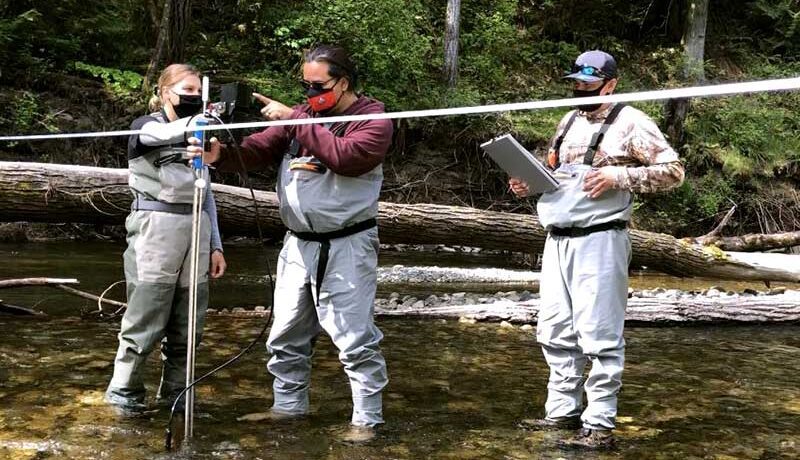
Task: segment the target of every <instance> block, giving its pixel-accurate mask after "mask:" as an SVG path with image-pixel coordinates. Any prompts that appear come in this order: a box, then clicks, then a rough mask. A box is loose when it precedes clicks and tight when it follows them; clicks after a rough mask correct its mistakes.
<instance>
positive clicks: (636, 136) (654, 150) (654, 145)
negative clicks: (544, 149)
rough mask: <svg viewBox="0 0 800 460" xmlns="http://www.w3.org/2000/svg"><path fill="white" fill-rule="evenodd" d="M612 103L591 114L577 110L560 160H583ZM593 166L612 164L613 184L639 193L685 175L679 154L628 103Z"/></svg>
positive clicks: (668, 185)
mask: <svg viewBox="0 0 800 460" xmlns="http://www.w3.org/2000/svg"><path fill="white" fill-rule="evenodd" d="M612 107H613V106H609V107H608V108H607V109H605V110H603V111H602V112H600V113H597V114H594V115H592V116H591V118H590V117H589V116H588V114H587V113H585V112H581V111H579V112H578V115H577V116H576V117H575V121H574V122H573V123H572V126H571V127H570V129H569V131H568V132H567V134H566V136H565V137H564V140H563V142H562V144H561V149H560V155H559V159H560V161H561V163H563V164H572V163H582V162H583V157H584V154H585V153H586V150H587V148H588V147H589V143H590V142H591V140H592V135H594V133H596V132H597V131H599V130H600V127H601V126H602V125H603V121H605V119H606V117H607V116H608V114H609V112H611V108H612ZM571 115H572V112H569V113H567V114H566V115H565V116H564V118H562V119H561V122H560V123H559V125H558V129H557V130H556V134H555V136H553V139H551V140H550V148H552V146H553V144H554V142H555V139H556V138H557V137H558V136H559V135H560V134H561V133H562V131H563V130H564V127H565V126H566V124H567V121H568V120H569V118H570V116H571ZM592 166H593V167H595V168H601V167H611V168H613V171H614V176H615V178H616V179H615V185H614V187H615V188H618V189H627V190H630V191H632V192H639V193H652V192H658V191H664V190H669V189H672V188H675V187H677V186H679V185H680V184H681V183H682V182H683V177H684V169H683V165H682V164H681V162H680V160H679V159H678V154H677V153H675V151H674V150H673V149H672V147H670V145H669V143H667V140H666V139H665V138H664V135H663V134H662V133H661V131H660V130H659V129H658V126H656V124H655V123H654V122H653V120H651V119H650V117H648V116H647V115H646V114H645V113H644V112H642V111H640V110H637V109H635V108H633V107H630V106H627V107H625V108H623V109H622V111H620V113H619V115H618V116H617V119H616V120H614V123H613V124H612V125H611V126H610V127H609V129H608V131H607V132H606V134H605V137H604V138H603V141H602V143H601V144H600V146H599V148H598V149H597V152H596V154H595V157H594V161H593V163H592Z"/></svg>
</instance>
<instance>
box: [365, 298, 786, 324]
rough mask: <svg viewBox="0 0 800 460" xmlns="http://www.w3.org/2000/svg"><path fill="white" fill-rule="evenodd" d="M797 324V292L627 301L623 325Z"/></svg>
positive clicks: (442, 310)
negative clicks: (695, 323) (704, 323)
mask: <svg viewBox="0 0 800 460" xmlns="http://www.w3.org/2000/svg"><path fill="white" fill-rule="evenodd" d="M539 306H540V305H539V300H529V301H525V302H511V301H501V302H495V303H491V304H479V305H444V306H436V307H425V308H399V309H387V308H383V307H381V306H380V305H377V306H376V307H375V314H376V315H378V316H403V317H410V316H416V317H432V318H460V317H466V318H471V319H475V320H478V321H510V322H514V323H535V322H536V319H537V314H538V312H539ZM799 320H800V292H798V291H789V292H787V293H786V294H782V295H758V296H724V297H716V298H708V297H696V298H693V299H664V298H645V299H643V298H631V299H628V308H627V309H626V310H625V321H626V323H631V322H634V323H666V324H668V323H687V322H706V323H719V322H740V323H765V322H795V321H799Z"/></svg>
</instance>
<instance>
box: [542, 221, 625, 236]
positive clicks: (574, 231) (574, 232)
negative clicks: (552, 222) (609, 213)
mask: <svg viewBox="0 0 800 460" xmlns="http://www.w3.org/2000/svg"><path fill="white" fill-rule="evenodd" d="M626 228H628V222H626V221H624V220H612V221H611V222H604V223H602V224H597V225H590V226H588V227H563V228H562V227H552V228H551V229H550V234H551V235H555V236H569V237H573V238H575V237H580V236H586V235H589V234H591V233H596V232H602V231H605V230H625V229H626Z"/></svg>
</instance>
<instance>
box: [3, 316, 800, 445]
mask: <svg viewBox="0 0 800 460" xmlns="http://www.w3.org/2000/svg"><path fill="white" fill-rule="evenodd" d="M380 326H381V327H382V329H383V330H384V332H385V334H386V339H385V340H384V342H383V347H384V352H385V354H386V358H387V362H388V365H389V375H390V384H389V386H388V388H387V390H386V393H385V406H386V407H385V418H386V420H387V424H386V425H385V426H384V427H383V428H382V430H381V432H380V436H379V438H378V439H377V440H375V441H373V442H372V443H370V444H368V445H364V446H350V445H347V444H343V443H341V442H339V441H338V440H337V439H338V436H337V434H338V433H339V432H340V431H341V430H343V429H344V428H345V427H346V425H347V421H348V420H349V411H350V394H349V388H348V385H347V379H346V378H345V376H344V373H343V371H342V369H341V366H340V364H339V362H338V359H337V354H336V350H335V349H334V348H333V346H332V345H331V343H330V341H329V340H327V338H323V339H322V340H320V342H319V344H318V347H317V353H316V355H315V358H314V374H313V381H312V390H311V392H312V393H311V396H312V411H313V412H312V415H311V416H310V417H308V418H306V419H303V420H298V421H292V422H281V423H274V422H269V421H255V422H248V421H237V418H239V417H242V416H244V415H247V414H252V413H257V412H263V411H265V410H267V409H268V408H269V406H270V403H271V392H270V391H269V387H270V383H271V379H270V378H268V376H267V375H266V372H265V363H266V356H265V352H264V349H263V347H257V348H256V349H255V350H254V351H253V352H252V353H251V354H249V355H247V356H246V357H245V358H244V360H243V361H242V362H240V363H238V364H237V365H235V366H234V367H232V368H230V369H226V370H224V371H223V372H222V373H221V374H220V375H219V376H218V377H216V378H214V379H212V380H211V381H209V383H208V384H207V385H204V386H202V387H200V388H199V389H198V391H197V400H198V406H197V409H196V413H197V419H196V421H195V436H196V437H195V442H194V444H193V445H192V448H193V449H194V453H193V455H192V458H209V459H211V458H229V459H245V458H264V459H266V458H278V459H298V458H303V459H315V458H319V459H323V458H324V459H354V458H370V459H373V458H374V459H384V458H396V459H418V458H443V459H469V458H476V459H477V458H481V459H485V458H498V459H507V458H511V459H536V458H545V459H547V458H550V459H557V458H566V459H578V458H597V459H606V458H630V459H640V458H664V459H667V458H668V459H693V458H696V459H706V458H715V459H723V458H745V459H759V458H762V459H767V458H787V459H788V458H795V456H796V455H800V434H799V433H798V427H800V388H798V385H797V375H800V361H798V360H797V357H798V356H800V327H798V326H787V325H783V326H768V327H767V326H763V327H754V326H748V327H703V328H658V329H657V328H632V329H629V330H628V331H627V340H628V356H627V368H626V371H625V377H624V383H625V385H624V388H623V392H622V394H621V403H620V419H619V429H618V436H619V445H620V446H619V449H618V450H617V451H614V452H610V453H604V454H592V455H589V456H587V455H586V454H583V453H571V452H564V451H561V450H559V449H557V448H556V447H555V441H556V439H557V438H558V436H559V434H557V433H533V432H526V431H522V430H520V429H518V428H517V427H516V423H517V422H518V421H519V420H520V419H522V418H529V417H535V416H539V415H540V414H541V406H542V404H543V398H544V392H545V385H546V378H547V369H546V366H545V364H544V361H543V359H542V356H541V353H540V352H539V350H538V348H537V347H536V344H535V341H534V338H533V335H531V333H523V332H521V331H519V329H513V330H509V329H505V328H501V327H500V326H498V325H494V324H476V325H463V324H458V323H455V322H446V323H445V322H442V321H426V322H418V321H409V320H403V321H398V320H392V321H382V322H381V323H380ZM260 327H261V323H260V322H259V321H258V320H247V319H231V318H223V317H212V318H211V319H210V321H209V326H208V328H207V332H208V333H207V335H206V339H205V341H204V343H203V346H202V348H201V350H200V351H199V355H198V372H202V371H203V370H205V369H209V368H210V367H211V366H212V365H213V364H214V363H216V362H219V361H221V360H222V359H224V358H225V357H227V356H229V355H231V354H233V353H235V351H237V350H238V348H239V347H240V346H243V345H244V344H245V343H247V342H248V340H251V339H252V338H254V337H255V336H256V334H257V332H258V331H259V329H260ZM116 331H117V324H105V323H99V322H87V321H85V320H79V319H77V318H60V319H50V320H35V319H19V318H8V317H4V318H2V319H0V407H2V408H1V409H0V457H2V458H15V459H16V458H19V459H33V458H75V459H131V458H161V457H163V458H183V457H182V456H181V455H178V454H166V453H165V452H164V450H163V442H164V428H165V423H166V417H167V414H166V411H164V410H161V411H159V412H157V413H155V414H153V415H152V416H150V418H146V419H143V420H135V421H131V420H125V421H120V420H117V419H115V418H114V416H113V415H112V414H111V413H110V411H109V410H108V409H107V408H106V407H105V406H104V405H103V403H102V391H103V389H104V387H105V385H106V384H107V382H108V379H109V377H110V374H111V362H112V359H113V356H114V351H115V348H116V337H115V334H116ZM157 359H158V358H157V354H155V353H154V355H153V357H152V359H151V365H150V366H149V368H148V372H147V375H146V382H147V385H148V390H149V392H150V397H152V394H153V392H154V390H155V385H156V383H157V378H158V361H157Z"/></svg>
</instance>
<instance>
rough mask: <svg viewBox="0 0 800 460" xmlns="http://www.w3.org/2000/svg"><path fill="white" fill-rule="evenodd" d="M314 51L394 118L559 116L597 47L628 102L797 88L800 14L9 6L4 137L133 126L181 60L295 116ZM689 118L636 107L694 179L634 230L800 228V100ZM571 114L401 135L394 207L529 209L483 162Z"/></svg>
mask: <svg viewBox="0 0 800 460" xmlns="http://www.w3.org/2000/svg"><path fill="white" fill-rule="evenodd" d="M698 31H700V32H701V33H698ZM317 43H339V44H342V45H345V46H347V47H348V48H349V49H350V50H351V51H352V52H353V54H354V56H355V58H356V60H357V62H358V65H359V71H360V74H361V80H362V88H363V90H364V92H365V93H366V94H368V95H370V96H372V97H375V98H377V99H380V100H381V101H383V102H384V103H386V106H387V111H400V110H411V109H426V108H442V107H455V106H465V105H479V104H490V103H506V102H520V101H531V100H540V99H556V98H562V97H569V96H570V95H571V86H570V85H569V84H567V83H565V82H564V81H562V80H561V79H560V77H561V76H562V75H563V74H564V72H565V71H566V70H568V69H569V68H570V66H571V64H572V61H573V60H574V58H575V57H576V56H577V55H578V54H579V53H580V52H581V51H582V50H586V49H594V48H600V49H604V50H606V51H608V52H610V53H612V54H613V55H614V56H615V57H616V58H617V60H618V62H619V64H620V74H621V80H620V84H619V85H618V90H617V92H633V91H639V90H652V89H663V88H673V87H680V86H691V85H694V84H714V83H722V82H734V81H747V80H758V79H768V78H781V77H792V76H798V75H800V1H798V0H755V1H743V0H738V1H736V0H718V1H715V2H709V1H708V0H700V1H690V0H633V1H622V0H596V1H593V2H583V1H579V0H562V1H556V0H543V1H533V0H529V1H511V0H495V1H487V0H447V1H445V0H442V1H431V0H326V1H318V0H313V1H295V0H280V1H273V2H266V1H254V0H207V1H202V0H141V1H134V0H105V1H96V0H82V1H79V0H61V1H52V0H51V1H46V0H13V1H12V0H0V106H2V109H0V132H1V133H3V134H26V133H46V132H74V131H99V130H116V129H127V128H128V125H129V124H130V122H131V121H132V120H133V119H134V118H136V117H138V116H140V115H142V114H145V113H146V112H147V111H146V101H147V99H148V97H149V95H150V94H152V90H153V87H152V86H153V82H154V76H157V74H158V71H160V69H161V68H163V67H164V65H165V64H166V63H169V62H191V63H193V64H194V65H196V66H197V67H198V68H199V69H201V71H203V72H204V73H205V74H206V75H209V76H210V77H211V80H212V82H213V83H227V82H232V81H237V82H241V83H243V84H246V85H248V86H249V87H250V88H252V89H254V90H257V91H258V92H260V93H262V94H266V95H269V96H270V97H273V98H275V99H277V100H279V101H282V102H284V103H287V104H289V105H292V104H296V103H300V102H302V100H303V94H302V91H301V87H300V85H298V80H299V72H300V65H301V62H302V61H301V56H302V50H304V49H307V48H308V47H311V46H313V45H314V44H317ZM455 44H457V45H458V46H457V48H455ZM698 46H699V54H698ZM446 50H447V52H446ZM454 50H455V51H457V52H454ZM678 102H681V101H678ZM675 104H676V102H675V101H673V102H672V103H665V102H663V101H658V102H647V103H636V104H635V106H636V107H637V108H639V109H641V110H644V111H645V112H647V113H648V114H649V115H650V116H651V117H652V118H653V119H654V120H655V121H656V122H657V123H658V124H659V126H661V127H662V129H663V130H664V131H665V132H667V133H668V134H669V137H670V141H671V143H672V144H673V146H674V147H675V148H676V150H677V151H678V152H679V154H680V156H681V158H682V160H683V161H684V163H685V165H686V170H687V180H686V181H685V183H684V184H683V185H682V186H681V187H680V188H679V189H677V190H675V191H673V192H670V193H668V194H662V195H659V196H653V197H648V196H637V198H636V200H637V201H636V212H635V214H634V221H635V222H634V224H635V225H636V227H638V228H641V229H646V230H651V231H657V232H664V233H669V234H672V235H675V236H679V237H680V236H687V235H702V234H704V233H706V232H708V231H709V230H710V229H712V228H713V227H714V226H715V225H716V223H717V222H718V221H719V220H720V219H721V218H722V216H723V215H724V214H725V213H726V212H727V211H728V210H729V209H730V208H731V207H732V206H733V205H734V204H735V205H736V206H737V208H736V213H735V214H734V216H733V218H732V219H731V220H730V221H729V222H728V224H727V226H726V227H725V230H724V233H726V234H730V235H732V234H741V233H751V232H755V233H769V232H777V231H796V230H800V194H798V190H797V184H798V183H799V182H800V113H798V110H797V108H798V107H800V92H798V91H795V92H783V93H779V94H758V95H750V96H739V97H724V98H713V99H694V100H692V101H691V102H690V103H689V104H688V105H686V104H684V105H683V106H681V107H683V108H684V109H685V114H684V111H682V110H680V107H678V109H677V110H676V106H675ZM239 110H240V113H239V114H238V116H239V117H240V118H239V119H240V120H242V119H257V117H258V110H257V107H256V106H255V105H254V106H252V107H240V109H239ZM564 113H566V109H562V110H547V111H528V112H515V113H504V114H496V115H485V116H463V117H448V118H427V119H414V120H407V121H400V122H398V123H397V125H396V130H395V138H394V142H393V148H392V151H391V153H390V155H389V157H388V159H387V162H386V164H385V166H384V171H385V175H386V181H385V183H384V188H383V191H382V195H383V196H382V199H383V200H387V201H394V202H402V203H439V204H453V205H465V206H472V207H476V208H481V209H492V210H496V211H507V212H531V211H533V210H534V209H535V206H534V202H533V201H532V200H522V201H521V200H517V199H515V198H513V197H512V196H511V195H510V194H508V192H507V187H506V179H507V177H506V175H505V174H504V173H503V172H502V171H501V170H499V169H498V168H497V167H496V166H495V165H494V164H493V163H492V162H491V161H490V160H489V159H488V158H486V157H485V156H484V155H483V154H482V153H481V151H480V148H479V147H478V145H479V144H480V143H481V142H483V141H485V140H487V139H489V138H491V137H494V136H496V135H498V134H502V133H505V132H512V133H514V134H515V135H516V136H517V137H518V138H519V139H520V140H521V141H522V142H523V144H525V145H527V146H528V147H529V148H530V149H531V150H536V151H537V152H539V153H541V152H542V150H543V149H544V148H545V146H546V144H547V142H548V140H549V139H550V137H551V136H552V135H553V132H554V129H555V126H556V124H557V123H558V121H559V119H560V118H561V117H562V116H563V115H564ZM239 134H245V133H239ZM126 142H127V140H126V139H125V138H103V139H91V140H68V141H47V142H19V143H14V144H7V143H6V144H3V145H0V160H12V161H36V162H52V163H67V164H80V165H87V166H107V167H126ZM219 180H220V181H223V182H226V183H231V184H238V183H239V179H238V178H237V177H236V176H223V177H220V178H219ZM256 180H257V186H258V187H259V188H262V189H272V188H273V186H274V174H272V173H269V172H265V173H262V174H256Z"/></svg>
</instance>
